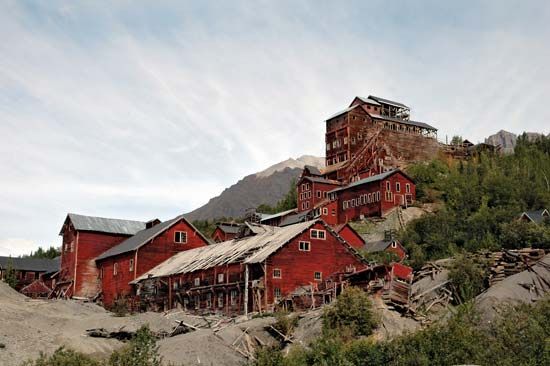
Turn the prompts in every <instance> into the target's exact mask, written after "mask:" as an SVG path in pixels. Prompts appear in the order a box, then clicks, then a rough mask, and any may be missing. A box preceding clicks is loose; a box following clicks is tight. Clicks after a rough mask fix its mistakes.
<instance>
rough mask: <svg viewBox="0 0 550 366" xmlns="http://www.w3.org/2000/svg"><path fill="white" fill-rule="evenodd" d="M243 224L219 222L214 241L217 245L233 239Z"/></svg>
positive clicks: (213, 235)
mask: <svg viewBox="0 0 550 366" xmlns="http://www.w3.org/2000/svg"><path fill="white" fill-rule="evenodd" d="M240 226H241V224H237V223H235V222H218V223H217V224H216V229H215V230H214V232H213V233H212V236H211V237H212V240H214V242H216V243H220V242H222V241H227V240H231V239H233V238H234V237H235V236H237V234H238V233H239V227H240Z"/></svg>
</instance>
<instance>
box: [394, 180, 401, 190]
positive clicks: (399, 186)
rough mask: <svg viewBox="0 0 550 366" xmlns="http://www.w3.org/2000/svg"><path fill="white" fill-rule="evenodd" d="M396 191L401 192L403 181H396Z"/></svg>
mask: <svg viewBox="0 0 550 366" xmlns="http://www.w3.org/2000/svg"><path fill="white" fill-rule="evenodd" d="M395 191H396V192H401V183H399V182H395Z"/></svg>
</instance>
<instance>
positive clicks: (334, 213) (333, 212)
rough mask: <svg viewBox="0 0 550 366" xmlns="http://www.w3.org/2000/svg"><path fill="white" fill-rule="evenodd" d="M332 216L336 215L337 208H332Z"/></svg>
mask: <svg viewBox="0 0 550 366" xmlns="http://www.w3.org/2000/svg"><path fill="white" fill-rule="evenodd" d="M332 216H336V209H334V208H333V209H332Z"/></svg>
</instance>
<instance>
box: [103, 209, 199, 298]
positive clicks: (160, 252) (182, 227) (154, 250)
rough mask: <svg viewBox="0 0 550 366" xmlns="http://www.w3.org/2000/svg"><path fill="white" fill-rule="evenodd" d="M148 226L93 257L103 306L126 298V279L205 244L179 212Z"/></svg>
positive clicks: (127, 283) (128, 284) (128, 285)
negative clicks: (168, 218)
mask: <svg viewBox="0 0 550 366" xmlns="http://www.w3.org/2000/svg"><path fill="white" fill-rule="evenodd" d="M148 226H149V227H147V228H146V229H144V230H142V231H139V232H137V233H136V234H135V235H134V236H132V237H130V238H128V239H126V240H124V241H123V242H122V243H120V244H118V245H116V246H114V247H113V248H111V249H109V250H107V251H106V252H104V253H102V254H101V255H100V256H98V257H97V258H96V259H95V261H96V264H97V267H98V269H99V278H100V279H101V293H102V300H103V304H104V306H106V307H108V308H109V307H111V306H112V305H113V303H114V300H116V299H117V298H128V297H129V296H130V295H131V293H132V287H131V285H130V282H131V281H133V280H135V279H136V278H137V277H138V276H141V275H142V274H143V273H145V272H146V271H148V270H150V269H151V268H153V267H155V266H156V265H158V264H160V263H162V262H163V261H165V260H166V259H168V258H170V257H172V256H173V255H175V254H177V253H179V252H181V251H185V250H190V249H194V248H198V247H203V246H206V245H208V244H209V241H208V240H207V239H206V238H205V237H204V236H203V235H202V234H201V233H200V231H198V230H197V229H196V228H195V227H194V226H193V225H192V224H191V223H189V222H188V221H187V220H186V219H185V218H184V217H183V216H177V217H176V218H174V219H172V220H168V221H165V222H160V221H158V220H157V221H154V222H151V224H150V225H148Z"/></svg>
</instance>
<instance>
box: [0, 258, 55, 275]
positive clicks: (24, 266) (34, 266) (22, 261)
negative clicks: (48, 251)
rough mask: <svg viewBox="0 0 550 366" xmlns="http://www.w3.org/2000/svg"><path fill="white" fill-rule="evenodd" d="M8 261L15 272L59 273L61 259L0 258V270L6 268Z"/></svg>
mask: <svg viewBox="0 0 550 366" xmlns="http://www.w3.org/2000/svg"><path fill="white" fill-rule="evenodd" d="M10 260H11V261H12V265H13V268H14V269H16V270H21V271H36V272H56V271H59V267H60V263H61V257H57V258H54V259H44V258H12V257H0V268H3V269H5V268H7V267H8V264H9V262H10Z"/></svg>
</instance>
